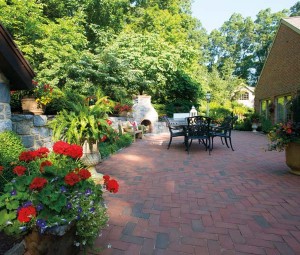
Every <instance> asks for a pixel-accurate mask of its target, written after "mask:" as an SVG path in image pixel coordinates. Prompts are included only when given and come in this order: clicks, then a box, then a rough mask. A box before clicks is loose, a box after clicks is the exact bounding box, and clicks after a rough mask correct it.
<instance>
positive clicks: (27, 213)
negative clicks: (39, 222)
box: [18, 205, 36, 222]
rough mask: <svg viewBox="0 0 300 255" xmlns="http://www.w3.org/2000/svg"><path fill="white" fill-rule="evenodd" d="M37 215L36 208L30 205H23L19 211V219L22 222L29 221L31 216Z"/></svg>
mask: <svg viewBox="0 0 300 255" xmlns="http://www.w3.org/2000/svg"><path fill="white" fill-rule="evenodd" d="M35 216H36V209H35V208H34V207H33V206H32V205H30V206H27V207H22V208H21V209H20V210H19V212H18V220H19V221H20V222H29V221H30V220H31V218H33V217H35Z"/></svg>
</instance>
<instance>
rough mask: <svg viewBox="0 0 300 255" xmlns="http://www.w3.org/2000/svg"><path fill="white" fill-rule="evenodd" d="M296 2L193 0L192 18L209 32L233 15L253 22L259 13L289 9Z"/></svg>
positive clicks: (276, 0)
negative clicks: (198, 21)
mask: <svg viewBox="0 0 300 255" xmlns="http://www.w3.org/2000/svg"><path fill="white" fill-rule="evenodd" d="M297 2H298V1H297V0H208V1H207V0H194V3H193V5H192V12H193V16H194V17H195V18H197V19H199V20H200V21H201V23H202V26H203V27H204V28H205V29H206V30H207V31H208V32H211V30H213V29H218V28H220V27H221V26H222V25H223V23H224V22H225V21H228V20H229V18H230V16H231V15H232V14H233V13H240V14H242V16H243V17H244V18H246V17H249V16H250V17H251V18H252V19H253V20H255V17H256V14H258V12H259V11H261V10H264V9H267V8H271V12H272V13H273V12H278V11H282V10H283V9H290V7H292V6H293V5H294V4H296V3H297Z"/></svg>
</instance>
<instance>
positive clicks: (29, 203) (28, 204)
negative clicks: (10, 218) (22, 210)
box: [22, 201, 32, 207]
mask: <svg viewBox="0 0 300 255" xmlns="http://www.w3.org/2000/svg"><path fill="white" fill-rule="evenodd" d="M31 205H32V202H31V201H27V202H25V203H24V204H23V206H22V207H28V206H31Z"/></svg>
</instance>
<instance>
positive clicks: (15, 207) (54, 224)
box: [0, 141, 119, 255]
mask: <svg viewBox="0 0 300 255" xmlns="http://www.w3.org/2000/svg"><path fill="white" fill-rule="evenodd" d="M81 156H82V147H81V146H79V145H75V144H69V143H66V142H63V141H58V142H56V143H54V145H53V149H52V152H50V151H49V150H48V149H47V148H39V149H37V150H34V151H24V152H21V154H20V156H19V160H18V161H16V162H13V163H12V164H11V165H10V166H9V168H10V169H6V170H10V171H12V172H13V173H14V174H15V177H14V178H13V179H12V180H11V181H9V182H7V183H6V184H5V186H4V190H3V193H2V194H1V197H0V230H1V231H4V232H5V233H6V234H8V235H14V236H21V237H24V240H25V243H26V250H27V251H28V252H29V254H36V255H42V254H49V253H48V252H50V251H52V252H53V251H56V252H57V253H58V254H66V255H67V254H76V253H77V251H78V249H76V248H74V244H75V246H77V247H79V246H81V247H82V248H85V247H89V246H93V242H94V240H95V239H96V238H97V237H98V235H99V231H101V229H102V228H103V227H105V225H106V223H107V220H108V216H107V212H106V207H105V205H104V203H103V197H102V193H103V189H104V188H105V189H107V190H109V191H110V192H114V193H115V192H117V191H118V187H119V186H118V183H117V181H115V180H111V179H110V178H109V177H108V176H105V179H104V184H103V185H101V184H96V183H95V182H94V181H92V180H91V178H90V176H91V174H90V172H89V171H88V170H86V168H85V166H84V165H83V164H82V163H81V161H80V160H79V158H80V157H81ZM7 167H8V166H5V167H3V166H0V175H1V173H2V171H3V170H4V168H7ZM1 177H3V176H2V175H1V176H0V178H1ZM65 237H66V238H67V239H65ZM70 240H71V241H70Z"/></svg>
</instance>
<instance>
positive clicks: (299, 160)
mask: <svg viewBox="0 0 300 255" xmlns="http://www.w3.org/2000/svg"><path fill="white" fill-rule="evenodd" d="M285 158H286V164H287V166H288V167H289V168H290V173H293V174H296V175H300V143H295V142H292V143H289V144H288V145H287V147H286V148H285Z"/></svg>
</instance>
